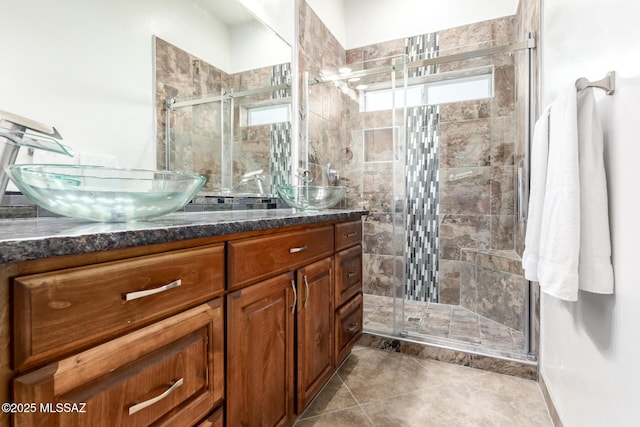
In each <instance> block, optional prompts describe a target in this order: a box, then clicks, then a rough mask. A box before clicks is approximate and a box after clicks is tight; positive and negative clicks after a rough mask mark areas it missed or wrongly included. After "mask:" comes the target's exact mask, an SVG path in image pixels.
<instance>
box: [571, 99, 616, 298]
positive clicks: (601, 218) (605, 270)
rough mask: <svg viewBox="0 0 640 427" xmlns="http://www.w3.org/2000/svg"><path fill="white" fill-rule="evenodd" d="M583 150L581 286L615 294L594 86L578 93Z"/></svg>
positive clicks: (579, 125)
mask: <svg viewBox="0 0 640 427" xmlns="http://www.w3.org/2000/svg"><path fill="white" fill-rule="evenodd" d="M578 143H579V150H580V265H579V269H578V275H579V277H580V289H581V290H583V291H589V292H595V293H599V294H612V293H613V282H614V279H613V266H612V265H611V236H610V233H609V209H608V201H607V178H606V175H605V169H604V155H603V151H604V144H603V137H602V126H601V125H600V119H599V117H598V113H597V111H596V101H595V97H594V96H593V91H592V90H591V89H587V90H582V91H580V92H579V93H578Z"/></svg>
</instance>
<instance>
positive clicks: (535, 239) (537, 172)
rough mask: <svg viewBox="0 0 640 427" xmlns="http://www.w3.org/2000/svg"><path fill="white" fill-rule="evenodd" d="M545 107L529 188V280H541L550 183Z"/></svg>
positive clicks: (533, 151) (525, 264)
mask: <svg viewBox="0 0 640 427" xmlns="http://www.w3.org/2000/svg"><path fill="white" fill-rule="evenodd" d="M550 110H551V106H548V107H547V108H545V110H544V111H543V112H542V115H541V116H540V118H539V119H538V121H537V122H536V125H535V127H534V131H533V142H532V144H531V172H530V178H531V186H530V189H529V211H528V215H527V234H526V236H525V242H524V244H525V247H524V253H523V254H522V268H523V269H524V272H525V274H524V275H525V277H526V278H527V279H528V280H533V281H534V282H537V281H538V259H539V257H540V256H539V254H538V251H539V249H540V232H541V229H542V207H543V206H544V192H545V186H546V182H547V159H548V157H549V112H550Z"/></svg>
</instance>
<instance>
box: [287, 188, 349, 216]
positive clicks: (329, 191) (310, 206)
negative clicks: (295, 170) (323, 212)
mask: <svg viewBox="0 0 640 427" xmlns="http://www.w3.org/2000/svg"><path fill="white" fill-rule="evenodd" d="M276 190H277V191H278V195H279V196H280V198H281V199H282V200H284V202H285V203H286V204H288V205H289V206H291V207H293V208H296V209H302V210H307V211H314V210H320V209H327V208H330V207H332V206H334V205H335V204H336V203H338V202H339V201H340V200H342V198H343V197H344V195H345V193H346V192H347V187H345V186H326V187H325V186H312V185H277V186H276Z"/></svg>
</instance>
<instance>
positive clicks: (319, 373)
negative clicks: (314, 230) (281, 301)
mask: <svg viewBox="0 0 640 427" xmlns="http://www.w3.org/2000/svg"><path fill="white" fill-rule="evenodd" d="M297 278H298V280H297V284H298V295H299V297H298V304H297V319H296V321H297V360H298V362H297V365H298V375H297V397H298V400H297V410H298V413H302V411H303V410H304V408H306V406H307V405H308V404H309V403H311V400H312V399H313V398H314V397H315V395H316V394H317V393H318V392H319V391H320V389H321V388H322V386H324V384H325V383H326V382H327V380H328V379H329V378H330V377H331V374H333V367H334V366H333V317H334V316H333V311H334V310H333V278H334V277H333V258H331V257H330V258H325V259H323V260H321V261H317V262H315V263H313V264H311V265H308V266H306V267H304V268H302V269H300V270H298V271H297Z"/></svg>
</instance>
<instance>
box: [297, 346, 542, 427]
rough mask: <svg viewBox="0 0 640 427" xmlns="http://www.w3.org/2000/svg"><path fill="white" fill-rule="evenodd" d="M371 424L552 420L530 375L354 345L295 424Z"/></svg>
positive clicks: (531, 426) (470, 425)
mask: <svg viewBox="0 0 640 427" xmlns="http://www.w3.org/2000/svg"><path fill="white" fill-rule="evenodd" d="M358 404H359V406H349V405H358ZM317 414H320V415H317ZM371 425H374V426H380V427H396V426H398V427H403V426H406V427H412V426H416V427H431V426H435V427H440V426H442V427H451V426H455V427H484V426H488V427H496V426H498V427H501V426H504V427H514V426H517V427H552V423H551V419H550V417H549V415H548V413H547V410H546V407H545V405H544V400H543V398H542V394H541V392H540V389H539V388H538V385H537V383H535V382H534V381H530V380H524V379H522V378H517V377H511V376H508V375H500V374H494V373H491V372H487V371H483V370H479V369H474V368H469V367H465V366H459V365H455V364H449V363H445V362H439V361H435V360H429V359H420V358H413V357H411V356H407V355H404V354H400V353H391V352H387V351H383V350H378V349H373V348H370V347H365V346H356V347H355V348H354V350H353V352H352V354H351V355H350V356H349V358H348V359H347V361H346V362H345V363H344V364H343V365H342V367H341V368H340V369H339V370H338V374H337V375H336V376H334V378H332V379H331V381H330V383H329V384H328V385H327V386H326V387H325V388H324V389H323V390H322V391H321V392H320V395H319V396H318V397H317V398H316V400H315V401H314V402H312V404H311V406H310V408H309V409H307V411H306V412H305V413H304V414H303V416H302V417H301V419H300V420H299V421H298V422H297V424H296V426H329V427H352V426H371Z"/></svg>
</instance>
